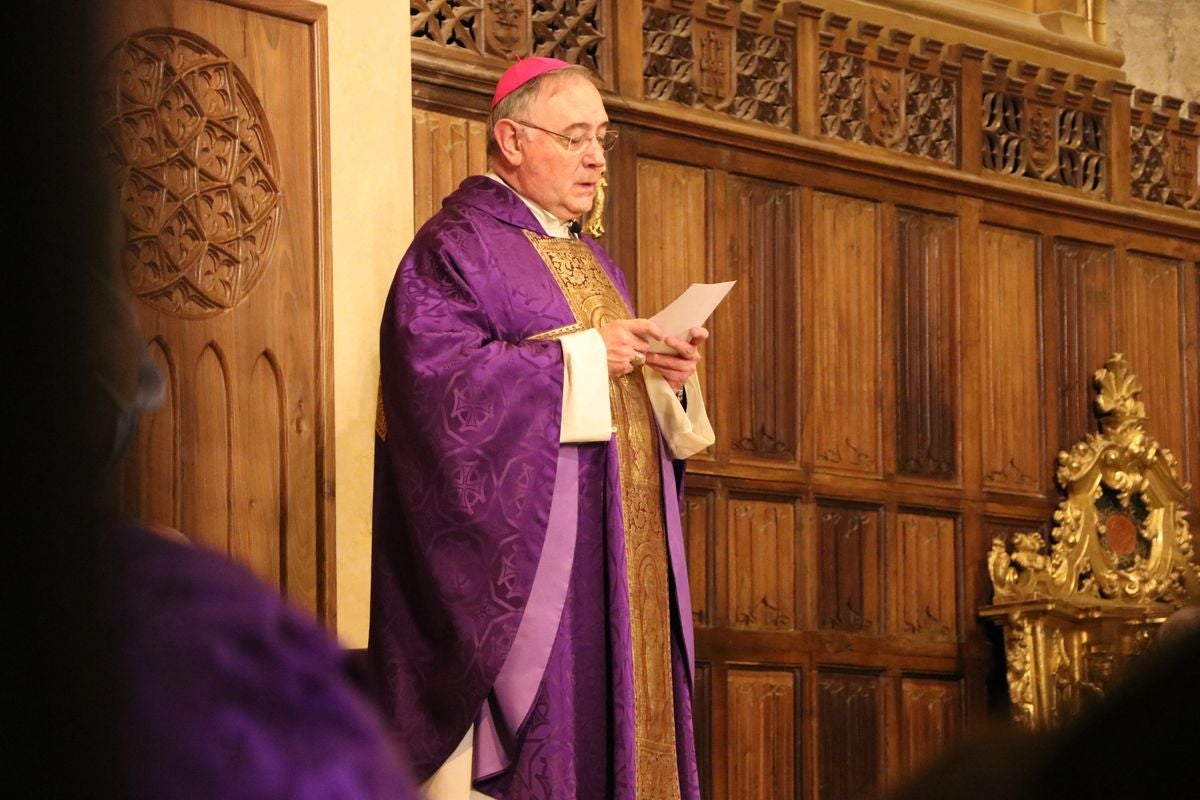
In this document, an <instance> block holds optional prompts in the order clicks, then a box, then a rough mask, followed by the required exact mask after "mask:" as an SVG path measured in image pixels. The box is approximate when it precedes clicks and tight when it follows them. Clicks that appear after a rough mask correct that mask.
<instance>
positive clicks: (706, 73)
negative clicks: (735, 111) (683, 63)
mask: <svg viewBox="0 0 1200 800" xmlns="http://www.w3.org/2000/svg"><path fill="white" fill-rule="evenodd" d="M692 52H694V53H695V54H696V62H695V71H696V74H695V80H696V85H697V88H698V89H699V93H700V100H701V102H703V103H704V105H705V106H707V107H708V108H711V109H712V110H714V111H721V110H724V109H725V108H726V107H728V105H729V102H730V101H731V100H732V99H733V77H734V72H733V29H732V28H723V27H720V26H717V25H712V24H710V23H707V22H703V21H701V20H697V21H696V22H695V24H693V25H692Z"/></svg>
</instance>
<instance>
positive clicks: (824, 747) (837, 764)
mask: <svg viewBox="0 0 1200 800" xmlns="http://www.w3.org/2000/svg"><path fill="white" fill-rule="evenodd" d="M881 708H882V699H881V698H880V689H879V679H878V678H877V677H875V676H873V675H863V674H857V673H851V672H842V671H837V670H833V669H823V670H821V671H820V672H819V674H818V677H817V796H818V797H820V798H821V800H860V798H863V797H873V796H875V793H876V791H877V790H878V787H879V784H880V775H881V767H882V764H881V754H882V742H881V737H882V730H883V724H882V720H881Z"/></svg>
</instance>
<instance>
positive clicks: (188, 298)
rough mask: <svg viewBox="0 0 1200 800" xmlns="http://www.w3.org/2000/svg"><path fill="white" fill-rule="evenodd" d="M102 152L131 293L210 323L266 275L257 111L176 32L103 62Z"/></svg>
mask: <svg viewBox="0 0 1200 800" xmlns="http://www.w3.org/2000/svg"><path fill="white" fill-rule="evenodd" d="M108 81H109V84H108V88H109V92H110V94H109V105H110V108H109V118H108V122H107V123H106V125H105V133H106V135H107V141H106V145H107V148H108V155H109V160H110V162H111V164H112V166H113V171H114V177H115V181H116V183H117V184H118V185H119V187H120V189H119V191H120V206H121V214H122V217H123V219H124V222H125V249H124V263H125V271H126V275H127V277H128V280H129V284H130V286H131V287H132V289H133V293H134V294H135V295H136V296H137V297H139V298H141V299H142V300H143V301H145V302H147V303H149V304H150V305H152V306H154V307H155V308H157V309H158V310H160V311H163V312H164V313H167V314H171V315H174V316H180V317H186V318H201V317H211V316H215V315H218V314H222V313H224V312H226V311H229V310H230V309H232V308H233V307H234V306H236V305H237V304H238V303H240V302H241V301H242V300H244V299H245V298H246V297H247V296H248V295H249V294H250V292H251V291H252V290H253V289H254V287H255V285H256V284H257V283H258V282H259V280H260V279H261V278H262V276H263V273H264V272H265V270H266V268H267V265H268V262H269V259H270V256H271V252H272V249H273V248H274V244H275V236H276V233H277V230H278V227H279V218H280V213H281V207H282V202H283V194H282V191H281V190H280V187H279V182H278V179H277V178H276V176H275V171H276V164H277V163H278V160H277V158H276V155H275V144H274V141H273V139H272V137H271V131H270V127H269V125H268V124H267V118H266V115H265V114H264V112H263V109H262V105H261V104H260V103H259V100H258V97H257V96H256V95H255V92H254V89H253V87H251V85H250V83H249V81H248V80H247V79H246V77H245V75H243V74H242V72H241V70H239V69H238V67H237V65H235V64H234V63H233V62H232V61H231V60H230V59H229V58H228V57H227V56H225V55H224V54H223V53H222V52H221V51H219V50H218V49H217V48H216V47H214V46H213V45H211V44H210V43H208V42H206V41H204V40H203V39H201V38H199V37H197V36H195V35H194V34H191V33H188V32H186V31H179V30H150V31H143V32H141V33H137V34H134V35H133V36H131V37H129V38H128V39H126V40H125V41H124V42H123V43H122V44H121V45H119V46H118V47H117V48H116V50H115V51H114V52H113V53H112V55H111V56H110V58H109V61H108Z"/></svg>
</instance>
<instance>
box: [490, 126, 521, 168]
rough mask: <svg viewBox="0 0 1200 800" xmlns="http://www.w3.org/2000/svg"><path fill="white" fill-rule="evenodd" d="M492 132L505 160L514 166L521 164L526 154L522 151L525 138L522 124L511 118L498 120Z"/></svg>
mask: <svg viewBox="0 0 1200 800" xmlns="http://www.w3.org/2000/svg"><path fill="white" fill-rule="evenodd" d="M492 134H493V135H494V136H495V137H496V146H497V147H498V148H499V150H500V155H501V156H502V157H503V158H504V160H505V161H507V162H508V163H510V164H512V165H513V166H514V167H515V166H518V165H520V163H521V158H522V156H523V155H524V154H523V153H522V152H521V143H522V141H523V139H524V137H522V135H521V126H520V125H518V124H517V123H515V122H513V121H512V120H511V119H502V120H499V121H497V122H496V127H495V128H493V129H492Z"/></svg>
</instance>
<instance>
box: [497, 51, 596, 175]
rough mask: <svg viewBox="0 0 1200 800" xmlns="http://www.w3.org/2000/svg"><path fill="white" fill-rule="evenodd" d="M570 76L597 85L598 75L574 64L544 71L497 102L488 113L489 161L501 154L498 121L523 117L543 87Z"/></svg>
mask: <svg viewBox="0 0 1200 800" xmlns="http://www.w3.org/2000/svg"><path fill="white" fill-rule="evenodd" d="M568 78H583V79H585V80H587V81H589V82H591V84H592V85H593V86H595V85H596V76H594V75H593V74H592V73H591V71H590V70H588V68H587V67H584V66H581V65H579V64H572V65H571V66H569V67H563V68H562V69H556V70H552V71H550V72H543V73H542V74H541V75H538V76H537V77H536V78H533V79H532V80H529V81H527V82H525V83H523V84H521V85H520V86H518V87H517V88H516V89H514V90H512V91H511V92H509V93H508V94H507V95H506V96H505V97H504V99H503V100H501V101H500V102H499V103H497V104H496V107H495V108H493V109H492V112H491V113H490V114H488V120H487V137H488V141H487V155H488V162H489V163H490V162H491V160H492V159H493V158H495V157H496V156H497V155H499V154H500V147H499V145H498V144H497V142H496V123H497V122H499V121H500V120H502V119H515V120H521V119H523V118H524V116H525V112H527V111H528V110H529V107H530V106H531V105H533V101H534V100H536V99H537V96H538V94H539V93H540V92H541V90H542V88H543V87H545V86H548V85H551V84H552V83H555V82H558V81H562V80H564V79H568Z"/></svg>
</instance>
